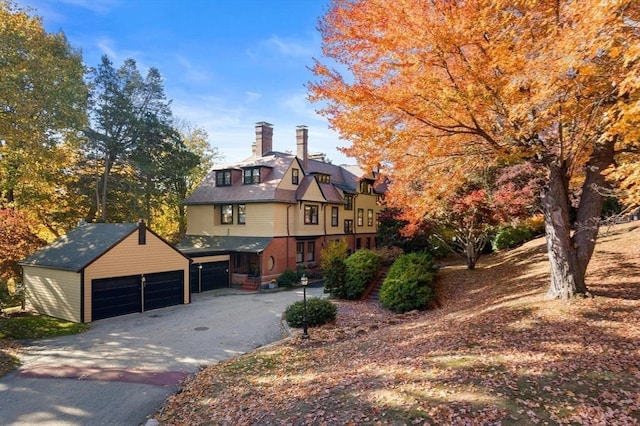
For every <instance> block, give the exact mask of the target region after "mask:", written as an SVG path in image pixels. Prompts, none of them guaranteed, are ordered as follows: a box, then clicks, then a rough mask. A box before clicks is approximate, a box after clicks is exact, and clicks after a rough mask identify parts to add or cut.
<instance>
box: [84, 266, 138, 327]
mask: <svg viewBox="0 0 640 426" xmlns="http://www.w3.org/2000/svg"><path fill="white" fill-rule="evenodd" d="M91 284H92V286H91V287H92V288H91V300H92V301H93V302H92V308H91V312H92V314H91V317H92V319H93V320H94V321H95V320H99V319H103V318H111V317H116V316H118V315H125V314H131V313H133V312H141V311H142V297H140V275H133V276H130V277H117V278H104V279H100V280H93V281H92V283H91Z"/></svg>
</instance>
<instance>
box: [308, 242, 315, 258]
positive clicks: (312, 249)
mask: <svg viewBox="0 0 640 426" xmlns="http://www.w3.org/2000/svg"><path fill="white" fill-rule="evenodd" d="M314 260H316V243H315V241H308V242H307V262H313V261H314Z"/></svg>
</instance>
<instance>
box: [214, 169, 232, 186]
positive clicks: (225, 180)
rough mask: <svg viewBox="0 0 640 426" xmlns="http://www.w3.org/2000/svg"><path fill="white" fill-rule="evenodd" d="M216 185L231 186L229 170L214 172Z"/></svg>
mask: <svg viewBox="0 0 640 426" xmlns="http://www.w3.org/2000/svg"><path fill="white" fill-rule="evenodd" d="M216 186H231V170H220V171H218V172H216Z"/></svg>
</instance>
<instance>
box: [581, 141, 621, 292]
mask: <svg viewBox="0 0 640 426" xmlns="http://www.w3.org/2000/svg"><path fill="white" fill-rule="evenodd" d="M614 146H615V140H611V141H607V142H605V143H602V144H598V145H596V146H595V148H594V152H593V154H592V155H591V158H590V159H589V162H588V163H587V165H586V176H585V182H584V185H583V187H582V195H581V197H580V204H579V205H578V211H577V214H576V223H575V226H574V228H575V230H574V233H573V242H574V244H573V245H574V247H575V250H576V262H577V263H576V265H577V270H576V273H578V274H580V275H579V277H580V278H581V279H582V280H583V281H584V279H585V275H586V272H587V266H588V265H589V261H590V260H591V256H592V255H593V251H594V249H595V247H596V241H597V238H598V231H599V229H600V218H601V215H602V206H603V205H604V199H605V195H603V194H606V193H607V192H608V190H609V185H608V183H607V182H606V181H605V178H604V176H603V175H602V171H603V170H605V169H606V168H608V167H609V166H610V165H611V164H613V158H614Z"/></svg>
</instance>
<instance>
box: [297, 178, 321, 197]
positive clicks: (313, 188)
mask: <svg viewBox="0 0 640 426" xmlns="http://www.w3.org/2000/svg"><path fill="white" fill-rule="evenodd" d="M302 199H303V200H305V201H317V202H322V201H325V198H324V195H322V191H321V190H320V186H319V185H318V182H317V181H316V180H315V179H313V182H311V185H309V188H307V190H306V192H305V193H304V195H303V196H302Z"/></svg>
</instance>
